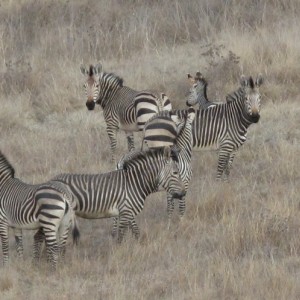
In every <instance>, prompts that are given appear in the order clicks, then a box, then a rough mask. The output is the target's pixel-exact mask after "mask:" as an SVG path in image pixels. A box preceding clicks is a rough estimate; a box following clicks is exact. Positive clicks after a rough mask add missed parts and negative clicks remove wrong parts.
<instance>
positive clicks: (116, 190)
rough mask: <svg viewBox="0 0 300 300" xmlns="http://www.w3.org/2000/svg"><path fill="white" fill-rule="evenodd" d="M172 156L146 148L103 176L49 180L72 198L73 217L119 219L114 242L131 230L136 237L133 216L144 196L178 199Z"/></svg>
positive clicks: (66, 176) (178, 183)
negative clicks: (159, 193) (161, 191)
mask: <svg viewBox="0 0 300 300" xmlns="http://www.w3.org/2000/svg"><path fill="white" fill-rule="evenodd" d="M175 160H176V154H175V153H174V152H173V151H172V150H171V149H170V148H169V147H165V148H163V149H153V150H152V149H150V150H148V151H143V152H141V153H139V154H138V155H136V156H135V157H134V159H129V160H126V161H124V163H123V168H122V169H121V170H115V171H111V172H108V173H103V174H94V175H92V174H61V175H58V176H56V177H55V178H53V180H54V181H57V182H60V183H61V184H64V185H65V186H67V187H68V188H69V190H70V192H71V193H72V195H73V199H74V205H73V208H74V211H75V214H76V215H77V216H79V217H82V218H87V219H98V218H109V217H118V218H119V229H118V242H119V243H120V242H121V241H122V240H123V237H124V233H125V230H126V229H127V228H129V227H131V229H132V232H133V234H134V236H135V237H136V238H138V237H139V228H138V226H137V224H136V223H135V220H134V217H135V216H136V215H137V214H138V213H140V212H141V210H142V209H143V206H144V201H145V199H146V197H147V196H148V195H149V194H151V193H154V192H156V191H158V189H159V188H160V187H162V188H164V189H166V190H167V191H168V192H169V193H170V194H171V195H172V196H173V197H174V198H179V199H180V198H182V197H184V195H185V193H186V192H185V190H184V186H183V183H182V181H181V178H180V176H179V173H178V168H177V166H176V164H175Z"/></svg>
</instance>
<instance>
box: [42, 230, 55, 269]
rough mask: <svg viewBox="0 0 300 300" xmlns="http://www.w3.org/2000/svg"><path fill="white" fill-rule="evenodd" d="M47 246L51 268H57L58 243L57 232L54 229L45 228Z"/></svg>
mask: <svg viewBox="0 0 300 300" xmlns="http://www.w3.org/2000/svg"><path fill="white" fill-rule="evenodd" d="M44 234H45V240H46V248H47V258H48V262H49V263H50V267H51V269H52V270H53V271H54V270H56V265H57V259H58V243H57V237H56V232H55V231H53V230H47V229H45V230H44Z"/></svg>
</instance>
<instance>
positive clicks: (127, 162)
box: [118, 148, 178, 171]
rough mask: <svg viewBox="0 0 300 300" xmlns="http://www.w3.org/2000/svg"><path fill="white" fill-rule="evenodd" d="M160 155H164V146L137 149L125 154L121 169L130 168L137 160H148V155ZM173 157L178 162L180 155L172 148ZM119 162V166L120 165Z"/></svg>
mask: <svg viewBox="0 0 300 300" xmlns="http://www.w3.org/2000/svg"><path fill="white" fill-rule="evenodd" d="M159 155H161V156H162V157H163V156H164V149H163V148H159V149H149V150H146V151H135V152H133V154H132V155H131V153H129V154H128V155H127V156H125V158H123V160H122V161H121V162H119V164H120V166H121V169H123V170H125V171H126V170H128V168H130V167H131V166H134V165H136V163H137V161H140V160H147V158H148V157H154V158H155V157H158V156H159ZM171 158H172V159H173V160H174V161H176V162H178V155H177V152H176V151H175V150H174V149H172V148H171ZM119 164H118V166H119Z"/></svg>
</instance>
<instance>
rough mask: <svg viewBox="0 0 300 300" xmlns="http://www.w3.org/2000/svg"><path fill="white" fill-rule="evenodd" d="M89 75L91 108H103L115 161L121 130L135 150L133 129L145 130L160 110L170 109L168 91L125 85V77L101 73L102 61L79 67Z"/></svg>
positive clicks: (88, 89)
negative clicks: (160, 91) (142, 89)
mask: <svg viewBox="0 0 300 300" xmlns="http://www.w3.org/2000/svg"><path fill="white" fill-rule="evenodd" d="M80 70H81V73H82V74H84V75H85V76H86V77H87V80H86V82H85V84H84V88H85V92H86V96H87V101H86V106H87V108H88V109H89V110H93V109H94V108H95V104H96V103H97V104H99V105H100V106H101V107H102V109H103V114H104V119H105V122H106V130H107V134H108V137H109V140H110V147H111V152H112V161H113V162H115V150H116V145H117V140H116V135H117V131H118V129H122V130H124V131H125V133H126V137H127V143H128V150H129V151H131V150H133V149H134V138H133V132H136V131H141V130H143V127H144V125H145V123H146V122H147V121H148V119H149V118H151V117H152V116H153V115H154V114H156V113H158V112H159V111H161V110H171V109H172V106H171V102H170V100H169V99H168V97H167V96H166V95H165V94H157V93H154V92H152V91H135V90H133V89H131V88H129V87H127V86H123V79H121V78H120V77H118V76H116V75H114V74H112V73H106V72H102V66H101V64H97V65H96V66H93V65H90V67H89V68H85V67H84V66H81V67H80Z"/></svg>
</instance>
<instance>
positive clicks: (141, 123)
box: [135, 91, 172, 131]
mask: <svg viewBox="0 0 300 300" xmlns="http://www.w3.org/2000/svg"><path fill="white" fill-rule="evenodd" d="M171 109H172V104H171V101H170V99H169V98H168V97H167V96H166V95H165V94H164V93H161V94H159V95H157V93H155V92H147V91H143V92H141V93H139V94H138V95H136V97H135V110H136V121H137V126H138V129H139V131H141V130H143V129H144V127H145V124H146V123H147V121H149V120H150V119H151V118H152V117H153V116H155V115H156V114H157V113H159V112H162V111H171Z"/></svg>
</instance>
